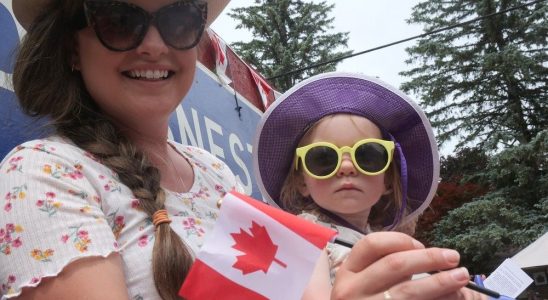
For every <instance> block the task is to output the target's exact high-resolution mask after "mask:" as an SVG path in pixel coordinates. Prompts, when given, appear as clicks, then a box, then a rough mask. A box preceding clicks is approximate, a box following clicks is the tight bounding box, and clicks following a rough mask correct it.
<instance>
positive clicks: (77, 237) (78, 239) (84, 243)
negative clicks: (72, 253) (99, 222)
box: [61, 225, 91, 253]
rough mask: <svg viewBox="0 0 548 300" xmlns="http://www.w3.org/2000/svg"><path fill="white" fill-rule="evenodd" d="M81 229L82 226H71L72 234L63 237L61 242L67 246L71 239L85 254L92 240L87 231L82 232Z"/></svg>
mask: <svg viewBox="0 0 548 300" xmlns="http://www.w3.org/2000/svg"><path fill="white" fill-rule="evenodd" d="M80 227H82V225H80V226H70V227H69V229H71V233H70V234H64V235H62V236H61V241H62V242H63V243H65V244H66V243H67V242H68V241H69V239H70V240H71V241H72V244H73V245H74V247H75V248H76V249H77V250H78V251H80V252H81V253H84V252H87V251H88V246H89V244H91V239H90V237H89V233H88V232H87V230H81V229H80Z"/></svg>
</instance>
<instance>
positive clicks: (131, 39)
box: [89, 2, 146, 51]
mask: <svg viewBox="0 0 548 300" xmlns="http://www.w3.org/2000/svg"><path fill="white" fill-rule="evenodd" d="M104 3H108V2H104ZM94 6H95V7H93V9H92V12H91V13H90V14H89V18H90V20H91V22H92V23H93V24H94V29H95V32H96V34H97V36H98V37H99V39H100V40H101V41H102V42H103V44H105V46H107V47H108V48H110V49H114V50H120V51H123V50H128V49H131V48H133V47H135V46H136V45H137V44H139V42H140V39H141V37H142V36H143V33H144V31H145V30H146V16H145V15H144V14H143V13H142V12H141V11H139V10H138V9H137V8H135V7H131V6H126V5H94Z"/></svg>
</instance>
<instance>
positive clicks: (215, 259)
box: [198, 194, 321, 299]
mask: <svg viewBox="0 0 548 300" xmlns="http://www.w3.org/2000/svg"><path fill="white" fill-rule="evenodd" d="M227 197H235V196H233V195H231V194H230V195H227ZM252 220H253V221H255V222H256V223H258V224H259V225H261V226H265V227H266V228H267V230H268V233H269V235H270V238H271V239H272V242H273V243H274V244H275V245H277V246H278V249H277V252H276V255H275V258H276V259H278V260H279V261H282V262H283V263H285V264H286V267H285V268H284V267H282V266H280V265H279V264H277V263H276V262H273V263H272V264H271V266H270V268H269V270H268V272H267V273H266V274H265V273H263V272H262V271H261V270H259V271H256V272H253V273H248V274H246V275H243V273H242V271H241V270H239V269H236V268H234V267H232V265H233V264H234V263H235V262H236V261H237V258H236V256H238V255H242V254H244V253H241V252H240V251H238V250H235V249H233V248H232V246H233V245H235V244H236V242H235V241H234V239H233V238H232V236H231V235H230V233H239V232H240V229H243V230H244V231H246V232H248V233H249V232H250V231H249V229H250V228H251V226H252V225H251V221H252ZM320 252H321V250H320V249H318V248H317V247H316V246H314V245H312V244H310V243H309V242H308V241H306V240H305V239H303V238H302V237H301V236H299V235H297V234H295V233H294V232H293V231H291V230H290V229H288V228H286V227H285V226H283V225H282V224H280V223H279V222H277V221H276V220H274V219H272V218H271V217H270V216H268V215H266V214H264V213H263V212H262V211H260V210H257V209H256V208H255V207H253V206H251V205H249V204H247V203H246V202H244V201H241V200H239V199H233V200H231V201H228V199H227V198H225V200H224V201H223V205H222V207H221V213H220V217H219V219H218V220H217V224H216V226H215V228H214V230H213V231H212V232H210V234H208V236H207V237H206V241H205V243H204V247H203V248H202V249H201V251H200V253H199V254H198V258H199V259H200V260H201V261H202V262H204V263H205V264H207V265H208V266H210V267H211V268H213V269H215V270H217V271H218V272H219V273H221V274H222V275H223V276H225V277H227V278H229V279H230V280H232V281H234V282H236V283H237V284H239V285H241V286H244V287H246V288H249V289H252V290H254V291H256V292H257V293H260V294H262V295H263V296H265V297H267V298H270V299H275V298H276V296H277V295H280V289H283V290H284V293H286V295H287V293H288V292H291V298H288V299H300V297H301V295H302V292H303V290H302V287H305V286H306V285H307V283H308V281H309V278H310V275H311V273H312V271H313V270H312V268H310V265H315V263H316V260H317V258H318V257H319V255H320ZM227 253H228V254H229V255H233V256H231V257H230V258H227ZM279 274H283V275H281V276H280V275H279ZM276 275H278V276H276ZM276 277H277V278H276Z"/></svg>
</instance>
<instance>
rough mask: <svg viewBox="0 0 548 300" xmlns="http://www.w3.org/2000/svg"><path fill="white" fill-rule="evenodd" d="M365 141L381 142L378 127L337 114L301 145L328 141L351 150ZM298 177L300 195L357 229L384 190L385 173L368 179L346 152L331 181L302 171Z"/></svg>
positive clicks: (353, 117) (358, 119)
mask: <svg viewBox="0 0 548 300" xmlns="http://www.w3.org/2000/svg"><path fill="white" fill-rule="evenodd" d="M365 138H377V139H381V138H382V136H381V132H380V130H379V128H378V127H377V126H376V125H375V124H373V123H372V122H371V121H369V120H368V119H366V118H364V117H360V116H355V115H348V114H338V115H334V116H332V117H327V118H325V119H323V120H321V121H320V122H319V123H318V124H317V125H316V126H315V127H314V129H313V130H312V132H310V134H309V135H308V136H307V137H305V139H304V140H303V142H302V143H301V145H302V146H304V145H308V144H311V143H315V142H329V143H332V144H334V145H336V146H337V147H339V148H340V147H343V146H349V147H352V146H353V145H354V144H355V143H356V142H357V141H359V140H362V139H365ZM301 174H302V176H303V185H302V186H301V189H300V192H301V194H302V195H303V196H305V197H307V196H310V197H311V198H312V199H313V200H314V202H316V204H318V205H319V206H320V207H322V208H324V209H327V210H329V211H331V212H334V213H336V214H338V215H339V216H341V217H343V218H345V219H346V220H347V221H349V222H350V223H352V224H354V225H356V226H359V227H362V226H365V224H366V221H367V218H368V217H369V212H370V210H371V207H372V206H373V205H374V204H375V203H377V201H378V200H379V199H380V197H381V195H382V194H383V193H385V191H386V187H385V183H384V177H385V176H384V173H382V174H379V175H374V176H370V175H365V174H363V173H361V172H359V171H358V170H357V169H356V167H355V166H354V164H353V162H352V159H351V157H350V154H349V153H344V154H343V159H342V162H341V166H340V168H339V170H338V171H337V173H336V174H335V175H334V176H333V177H331V178H328V179H315V178H313V177H311V176H309V175H308V174H307V173H306V172H304V171H302V172H301Z"/></svg>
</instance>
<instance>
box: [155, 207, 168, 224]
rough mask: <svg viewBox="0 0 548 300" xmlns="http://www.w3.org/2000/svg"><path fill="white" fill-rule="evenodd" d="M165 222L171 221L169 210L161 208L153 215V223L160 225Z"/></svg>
mask: <svg viewBox="0 0 548 300" xmlns="http://www.w3.org/2000/svg"><path fill="white" fill-rule="evenodd" d="M163 223H171V219H170V218H169V217H168V216H167V210H165V209H160V210H157V211H156V212H155V213H154V214H153V215H152V224H154V227H158V225H160V224H163Z"/></svg>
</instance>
